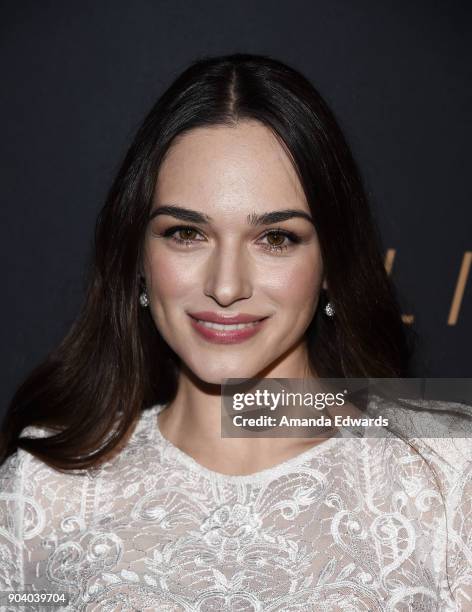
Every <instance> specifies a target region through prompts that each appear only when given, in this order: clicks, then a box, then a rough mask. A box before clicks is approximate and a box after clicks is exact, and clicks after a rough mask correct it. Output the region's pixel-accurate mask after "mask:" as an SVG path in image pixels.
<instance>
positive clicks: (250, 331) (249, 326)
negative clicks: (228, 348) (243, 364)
mask: <svg viewBox="0 0 472 612" xmlns="http://www.w3.org/2000/svg"><path fill="white" fill-rule="evenodd" d="M189 317H190V322H191V325H192V327H193V329H194V330H195V331H196V332H197V333H198V334H199V335H200V336H201V337H202V338H204V339H205V340H208V341H210V342H213V343H216V344H235V343H238V342H243V341H244V340H248V339H249V338H252V337H253V336H254V335H255V334H257V333H258V332H259V331H260V330H261V329H262V327H263V326H264V322H265V320H266V319H268V318H269V317H262V318H261V319H257V320H255V321H249V322H247V323H215V322H214V321H206V320H204V319H198V318H196V317H194V316H192V315H189Z"/></svg>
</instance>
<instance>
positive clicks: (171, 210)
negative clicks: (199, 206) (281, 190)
mask: <svg viewBox="0 0 472 612" xmlns="http://www.w3.org/2000/svg"><path fill="white" fill-rule="evenodd" d="M158 215H170V216H171V217H175V218H176V219H181V220H182V221H189V222H191V223H201V224H204V225H205V224H208V223H211V222H212V221H213V218H212V217H210V216H209V215H207V214H205V213H201V212H199V211H197V210H192V209H191V208H184V207H182V206H174V205H173V204H168V205H166V206H158V207H157V208H155V209H154V210H153V211H152V212H151V214H150V216H149V221H151V220H152V219H154V218H155V217H157V216H158ZM294 218H300V219H306V220H307V221H309V222H310V223H311V224H313V225H314V221H313V219H312V217H311V216H310V215H309V214H308V213H306V212H304V211H303V210H298V209H292V208H287V209H284V210H274V211H273V212H266V213H262V214H261V215H258V214H256V213H254V212H253V213H252V214H250V215H247V217H246V221H247V223H248V224H249V225H270V224H271V223H280V222H281V221H286V220H287V219H294Z"/></svg>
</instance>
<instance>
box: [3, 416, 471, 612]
mask: <svg viewBox="0 0 472 612" xmlns="http://www.w3.org/2000/svg"><path fill="white" fill-rule="evenodd" d="M162 408H163V407H162V406H154V407H153V408H151V409H149V410H146V411H144V412H143V414H142V417H141V419H140V421H139V422H138V425H137V427H136V429H135V430H134V433H133V435H132V437H131V439H130V440H129V442H128V444H127V446H126V447H125V449H124V450H122V451H121V453H120V454H119V455H118V456H116V457H115V458H114V459H113V460H112V461H110V462H108V463H106V464H105V465H103V466H102V467H101V468H100V469H98V470H96V471H93V470H92V471H88V472H86V473H71V474H63V473H60V472H58V471H56V470H54V469H52V468H50V467H48V466H46V465H45V464H44V463H42V462H41V461H39V460H37V459H36V458H35V457H33V456H32V455H30V454H29V453H27V452H25V451H22V450H20V451H18V452H17V453H15V454H14V455H12V456H11V457H9V458H8V460H7V461H6V462H5V463H4V464H3V465H2V466H1V467H0V590H20V589H30V590H33V591H44V592H48V593H49V592H63V591H67V592H68V594H69V596H70V604H69V606H68V607H66V606H64V607H59V608H56V609H63V610H65V609H67V610H74V611H75V610H87V611H91V610H94V611H95V610H96V611H100V612H105V611H110V612H111V611H113V612H115V611H117V610H123V611H124V610H139V611H142V612H144V611H148V610H157V611H159V612H166V611H169V612H170V611H172V612H174V611H199V612H210V611H211V612H216V611H222V610H230V611H237V612H242V611H251V612H253V611H259V610H260V611H264V612H268V611H271V612H272V611H274V612H275V611H277V612H291V611H297V612H300V611H312V610H315V611H317V612H323V611H326V612H328V611H329V612H335V611H341V610H342V611H349V612H364V611H369V612H380V611H382V612H383V611H407V610H409V611H422V612H432V611H435V610H437V611H440V612H444V611H449V610H464V611H469V612H470V611H472V468H471V466H472V452H471V451H470V440H464V439H453V438H449V439H430V440H417V441H416V442H417V443H418V445H419V444H422V448H423V450H422V452H423V456H424V457H425V458H427V459H428V461H429V462H430V465H432V466H433V467H434V469H435V471H436V473H437V477H438V478H437V479H438V482H439V484H440V485H441V489H442V491H443V495H444V500H443V499H442V498H441V494H440V492H439V490H438V482H436V480H435V478H434V476H433V474H432V472H431V469H430V468H429V467H428V465H427V464H426V463H425V461H424V460H423V459H422V458H421V456H419V455H418V454H417V453H416V452H414V451H413V450H412V449H411V448H410V447H409V446H408V445H407V444H406V443H405V442H403V441H402V440H401V439H399V438H396V437H394V436H393V435H392V436H389V437H386V438H357V437H355V436H353V435H352V434H350V435H349V434H347V433H346V431H345V430H342V429H341V431H340V432H339V433H338V434H337V436H336V437H333V438H331V439H329V440H327V441H324V442H321V443H319V444H318V445H316V446H313V447H312V448H310V449H309V450H307V451H305V452H304V453H302V454H300V455H298V456H296V457H294V458H292V459H289V460H287V461H285V462H283V463H281V464H279V465H277V466H276V467H274V468H270V469H265V470H262V471H259V472H257V473H255V474H252V475H246V476H230V475H224V474H219V473H217V472H214V471H212V470H209V469H207V468H204V467H203V466H201V465H200V464H198V463H197V462H195V461H194V460H193V459H192V458H191V457H190V456H189V455H187V454H185V453H184V452H183V451H181V450H179V449H178V448H177V447H175V446H174V445H173V444H171V443H170V442H169V441H167V440H166V439H165V438H164V437H163V436H162V434H161V433H160V431H159V429H158V422H157V414H158V412H159V411H160V410H162ZM23 434H24V435H46V432H45V430H39V429H38V428H34V427H29V428H27V429H26V430H24V431H23ZM426 442H428V444H426ZM446 564H447V567H446ZM447 577H448V578H449V586H450V589H451V590H449V586H448V580H447ZM451 591H452V593H453V594H454V598H453V597H452V596H451ZM2 609H4V610H9V609H12V610H18V609H26V608H19V607H16V608H15V607H12V608H9V607H5V608H2ZM32 609H34V610H40V609H49V610H52V608H48V607H44V608H42V607H41V606H40V605H38V604H36V606H35V607H34V608H32Z"/></svg>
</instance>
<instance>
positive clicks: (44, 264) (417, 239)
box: [0, 0, 472, 412]
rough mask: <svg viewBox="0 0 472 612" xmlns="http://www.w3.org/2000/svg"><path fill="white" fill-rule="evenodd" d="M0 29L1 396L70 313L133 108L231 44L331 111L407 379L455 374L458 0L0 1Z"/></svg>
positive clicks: (466, 271)
mask: <svg viewBox="0 0 472 612" xmlns="http://www.w3.org/2000/svg"><path fill="white" fill-rule="evenodd" d="M0 29H1V36H0V44H1V54H0V63H1V75H2V94H1V107H0V113H1V119H2V138H1V145H0V148H1V153H0V155H1V159H0V173H1V174H0V180H1V186H0V193H1V197H2V203H1V215H2V229H3V240H2V249H3V254H2V260H1V261H2V266H3V278H4V279H5V283H4V286H5V291H4V299H3V301H2V310H3V312H2V321H3V342H2V355H1V359H2V364H1V365H2V372H3V373H4V376H3V379H2V385H1V390H0V394H1V400H2V406H3V407H5V406H6V403H7V402H8V400H9V399H10V397H11V394H12V392H13V390H14V388H15V386H16V385H17V384H18V383H19V382H20V381H21V379H22V378H23V377H24V376H25V374H26V373H27V372H28V371H29V370H30V369H31V367H32V366H34V365H35V364H36V363H38V361H39V360H40V359H41V358H43V357H44V356H45V354H46V353H47V351H49V350H50V349H51V348H52V347H53V346H54V345H55V344H56V343H57V342H58V341H59V340H60V338H61V337H62V336H63V334H64V333H65V332H66V330H67V329H68V327H69V326H70V324H71V323H72V321H73V319H74V318H75V316H76V314H77V312H78V309H79V306H80V303H81V300H82V297H83V291H84V265H85V262H86V259H87V257H88V254H89V251H90V245H91V239H92V234H93V226H94V221H95V217H96V214H97V212H98V210H99V208H100V206H101V204H102V203H103V199H104V196H105V193H106V190H107V188H108V186H109V184H110V182H111V180H112V177H113V174H114V172H115V170H116V169H117V167H118V164H119V162H120V160H121V158H122V156H123V154H124V152H125V150H126V148H127V146H128V144H129V143H130V141H131V138H132V135H133V133H134V131H135V130H136V128H137V126H138V125H139V122H140V121H141V119H142V118H143V117H144V114H145V113H146V112H147V110H148V109H149V107H150V106H151V104H152V103H153V102H154V100H155V98H156V97H157V96H158V95H159V94H160V93H161V92H162V91H163V89H164V88H165V87H166V86H167V85H168V84H169V83H170V82H171V80H172V79H173V78H174V77H175V76H176V75H177V74H178V73H179V72H180V71H181V70H182V69H183V68H185V67H186V66H187V64H188V63H189V62H190V61H192V60H194V59H196V58H197V57H200V56H202V55H209V54H210V55H214V54H222V53H230V52H236V51H242V52H251V53H265V54H269V55H273V56H274V57H276V58H278V59H281V60H283V61H286V62H288V63H290V64H292V65H293V66H294V67H296V68H299V69H300V70H302V71H303V72H304V73H305V74H306V75H307V76H308V77H309V78H310V79H311V80H312V81H313V83H314V84H315V86H316V87H317V88H318V89H319V90H320V92H321V93H322V95H323V96H324V97H325V98H326V99H327V101H328V103H329V104H330V105H331V107H332V108H333V110H334V112H335V113H336V115H337V117H338V119H339V122H340V124H341V126H342V127H343V128H344V131H345V133H346V135H347V138H348V140H349V142H350V144H351V147H352V149H353V152H354V155H355V157H356V159H357V160H358V162H359V165H360V167H361V170H362V173H363V176H364V179H365V183H366V186H367V189H368V192H369V195H370V197H371V202H372V206H373V209H374V214H375V216H376V218H377V220H378V223H379V225H380V228H381V232H382V236H383V241H384V249H385V254H386V258H387V260H388V261H389V262H390V264H392V266H391V274H392V276H393V278H394V280H395V283H396V285H397V287H398V290H399V294H400V297H401V301H402V305H403V312H404V314H405V325H412V326H413V327H414V329H415V330H416V331H417V332H418V334H419V336H420V339H421V350H420V351H419V352H418V354H417V356H416V360H415V364H416V365H415V370H416V371H415V375H416V376H419V377H422V376H429V377H469V376H472V360H471V357H470V349H469V344H470V339H471V330H472V286H471V285H472V269H470V267H469V266H470V257H471V251H472V211H471V202H472V197H471V195H472V194H471V192H472V188H471V181H470V174H471V172H470V169H469V164H470V154H469V147H470V142H471V136H472V129H471V122H470V100H471V81H470V67H471V52H470V51H471V44H472V37H471V36H470V31H471V19H470V9H469V8H468V3H466V2H464V3H457V2H448V3H439V2H433V1H431V0H428V1H423V2H421V1H417V2H415V3H406V2H404V3H394V2H386V1H382V0H377V1H375V0H371V1H364V2H361V1H359V2H354V1H352V0H345V1H340V0H330V1H329V2H327V1H324V2H322V1H320V0H315V1H314V0H311V1H296V0H291V1H290V2H288V1H280V0H279V1H278V2H273V1H267V0H264V1H257V0H256V1H253V2H248V1H246V0H238V1H233V0H226V1H224V2H223V1H216V0H207V1H204V2H196V1H192V2H184V1H179V0H172V1H163V0H155V1H133V2H131V1H128V2H126V1H124V0H120V1H118V0H114V1H100V0H96V1H83V0H82V1H81V2H78V1H66V2H61V1H59V0H58V1H56V2H48V1H46V0H41V2H38V1H34V2H32V1H21V0H16V1H11V2H2V3H1V15H0ZM461 270H462V273H461ZM454 297H455V302H454ZM451 309H452V312H451ZM0 412H3V408H2V409H0Z"/></svg>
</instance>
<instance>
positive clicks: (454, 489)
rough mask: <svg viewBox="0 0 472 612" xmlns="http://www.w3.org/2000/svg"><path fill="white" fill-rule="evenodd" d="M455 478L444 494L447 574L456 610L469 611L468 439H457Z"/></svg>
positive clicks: (471, 481)
mask: <svg viewBox="0 0 472 612" xmlns="http://www.w3.org/2000/svg"><path fill="white" fill-rule="evenodd" d="M455 442H456V446H458V445H459V444H458V443H460V446H461V449H462V450H459V452H458V454H457V460H456V461H457V463H456V466H455V470H454V472H455V475H454V478H453V479H451V481H450V483H449V487H448V495H447V506H446V507H447V515H448V564H447V565H448V574H449V576H450V583H451V591H452V593H453V595H454V600H455V602H456V603H457V606H458V609H459V610H464V611H465V610H472V449H471V440H470V439H460V440H456V441H455Z"/></svg>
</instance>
